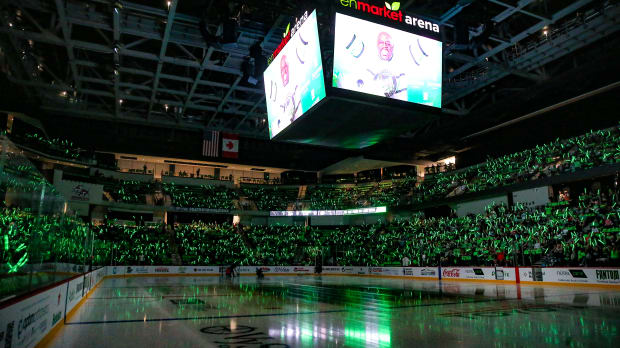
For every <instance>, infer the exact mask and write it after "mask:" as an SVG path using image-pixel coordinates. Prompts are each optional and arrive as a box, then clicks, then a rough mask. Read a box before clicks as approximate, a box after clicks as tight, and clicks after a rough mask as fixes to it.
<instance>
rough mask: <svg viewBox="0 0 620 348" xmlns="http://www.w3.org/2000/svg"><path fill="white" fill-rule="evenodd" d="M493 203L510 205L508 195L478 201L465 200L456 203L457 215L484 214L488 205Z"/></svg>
mask: <svg viewBox="0 0 620 348" xmlns="http://www.w3.org/2000/svg"><path fill="white" fill-rule="evenodd" d="M492 204H504V205H508V197H507V196H506V195H502V196H497V197H491V198H487V199H481V200H478V201H472V202H465V203H461V204H457V205H456V209H455V210H456V215H458V216H465V215H468V214H484V213H485V209H486V207H488V206H489V205H492Z"/></svg>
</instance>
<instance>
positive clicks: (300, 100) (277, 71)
mask: <svg viewBox="0 0 620 348" xmlns="http://www.w3.org/2000/svg"><path fill="white" fill-rule="evenodd" d="M304 17H305V18H306V19H305V21H304V23H303V24H302V25H301V27H299V29H297V31H296V32H295V33H294V34H293V35H292V36H290V39H289V41H288V43H286V46H284V48H283V49H282V50H281V51H280V52H279V53H278V54H277V56H276V58H275V59H274V60H273V61H272V62H271V64H270V65H269V67H268V68H267V69H266V70H265V73H264V74H263V77H264V82H265V100H266V103H267V116H268V119H269V137H270V138H273V137H275V136H276V135H277V134H278V133H280V132H281V131H282V130H284V128H286V127H288V126H289V125H290V124H291V123H293V122H295V121H296V120H297V119H299V118H300V117H302V116H303V114H304V113H305V112H306V111H308V110H309V109H310V108H312V106H314V105H315V104H316V103H318V102H319V101H321V99H323V98H325V95H326V93H325V78H324V76H323V61H322V60H321V47H320V44H319V29H318V24H317V17H316V11H313V12H312V13H311V14H310V15H308V14H307V13H306V14H305V15H304Z"/></svg>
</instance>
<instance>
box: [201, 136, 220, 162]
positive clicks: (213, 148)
mask: <svg viewBox="0 0 620 348" xmlns="http://www.w3.org/2000/svg"><path fill="white" fill-rule="evenodd" d="M219 152H220V132H218V131H205V132H204V136H203V138H202V155H203V156H206V157H218V155H219Z"/></svg>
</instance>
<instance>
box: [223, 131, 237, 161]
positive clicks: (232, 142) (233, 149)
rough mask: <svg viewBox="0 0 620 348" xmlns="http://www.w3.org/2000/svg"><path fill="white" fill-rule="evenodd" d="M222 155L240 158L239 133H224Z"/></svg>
mask: <svg viewBox="0 0 620 348" xmlns="http://www.w3.org/2000/svg"><path fill="white" fill-rule="evenodd" d="M222 157H224V158H239V134H229V133H222Z"/></svg>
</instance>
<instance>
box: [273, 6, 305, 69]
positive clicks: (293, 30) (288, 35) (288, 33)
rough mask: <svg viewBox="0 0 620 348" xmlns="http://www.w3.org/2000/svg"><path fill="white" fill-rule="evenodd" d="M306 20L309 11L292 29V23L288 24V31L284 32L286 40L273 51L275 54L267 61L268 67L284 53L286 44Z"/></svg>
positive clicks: (296, 20)
mask: <svg viewBox="0 0 620 348" xmlns="http://www.w3.org/2000/svg"><path fill="white" fill-rule="evenodd" d="M306 19H308V11H306V12H304V15H303V16H301V18H296V19H295V25H294V26H293V27H292V28H291V23H289V24H288V26H287V27H286V30H285V31H284V34H283V35H282V36H283V37H284V38H283V39H282V41H281V42H280V44H279V45H278V48H276V50H275V51H273V54H272V55H271V57H269V59H267V65H269V64H271V62H273V60H274V59H275V58H276V57H277V56H278V54H280V52H282V49H284V46H286V44H287V43H288V42H289V41H290V40H291V38H292V37H293V35H295V33H296V32H297V30H299V28H300V27H301V25H302V24H304V22H305V21H306Z"/></svg>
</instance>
